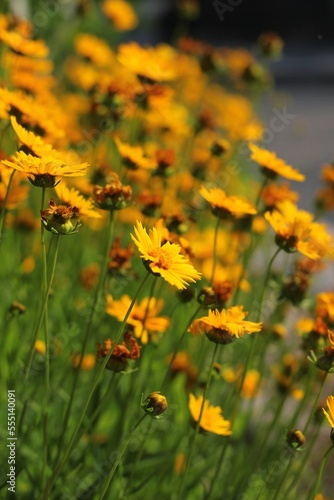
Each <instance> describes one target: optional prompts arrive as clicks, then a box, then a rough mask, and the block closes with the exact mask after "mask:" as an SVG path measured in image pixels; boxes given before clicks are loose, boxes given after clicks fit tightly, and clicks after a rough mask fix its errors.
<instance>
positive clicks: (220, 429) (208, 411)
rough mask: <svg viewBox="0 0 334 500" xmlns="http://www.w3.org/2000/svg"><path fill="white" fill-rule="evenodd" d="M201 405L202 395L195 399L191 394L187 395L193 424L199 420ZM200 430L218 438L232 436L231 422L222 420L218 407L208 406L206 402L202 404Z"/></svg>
mask: <svg viewBox="0 0 334 500" xmlns="http://www.w3.org/2000/svg"><path fill="white" fill-rule="evenodd" d="M202 404H203V396H202V395H201V396H199V397H198V398H196V397H195V396H194V395H193V394H191V393H190V394H189V410H190V413H191V416H192V417H193V419H194V420H195V422H198V420H199V417H200V413H201V408H202ZM200 429H201V430H202V431H207V432H212V433H213V434H219V435H220V436H230V435H231V434H232V430H231V422H230V421H229V420H225V419H224V417H223V415H222V410H221V408H220V407H219V406H210V403H209V401H208V400H206V401H205V402H204V407H203V412H202V416H201V421H200Z"/></svg>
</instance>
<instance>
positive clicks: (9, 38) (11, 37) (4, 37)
mask: <svg viewBox="0 0 334 500" xmlns="http://www.w3.org/2000/svg"><path fill="white" fill-rule="evenodd" d="M0 40H1V41H2V42H3V43H4V44H5V45H7V47H9V48H10V49H11V50H12V51H13V52H15V53H16V54H21V55H25V56H29V57H36V58H43V57H46V56H47V55H48V53H49V49H48V47H47V46H46V45H45V42H44V40H32V39H29V38H27V37H25V36H23V34H21V33H18V32H17V31H6V30H0Z"/></svg>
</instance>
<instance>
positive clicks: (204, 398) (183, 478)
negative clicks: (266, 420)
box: [177, 344, 219, 500]
mask: <svg viewBox="0 0 334 500" xmlns="http://www.w3.org/2000/svg"><path fill="white" fill-rule="evenodd" d="M218 346H219V344H215V348H214V350H213V354H212V359H211V364H210V368H209V374H208V380H207V383H206V385H205V389H204V393H203V401H202V406H201V411H200V414H199V417H198V420H197V422H196V427H195V432H194V434H193V436H192V439H191V442H190V445H189V450H188V455H187V459H186V464H185V470H184V473H183V475H182V478H181V483H180V487H179V491H178V496H177V499H178V500H182V499H183V498H184V496H183V488H184V485H185V482H186V478H187V475H188V471H189V469H190V467H189V465H190V461H191V458H192V454H193V451H194V448H195V443H196V438H197V436H198V433H199V430H200V426H201V425H200V424H201V419H202V415H203V410H204V404H205V400H206V397H207V394H208V392H209V387H210V382H211V379H212V370H213V365H214V362H215V358H216V354H217V351H218Z"/></svg>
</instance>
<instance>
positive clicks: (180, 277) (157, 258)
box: [131, 221, 201, 290]
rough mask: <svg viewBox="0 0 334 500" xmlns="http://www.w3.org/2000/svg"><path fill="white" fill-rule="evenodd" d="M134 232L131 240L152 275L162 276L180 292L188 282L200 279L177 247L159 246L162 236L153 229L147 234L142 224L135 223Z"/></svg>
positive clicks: (173, 245)
mask: <svg viewBox="0 0 334 500" xmlns="http://www.w3.org/2000/svg"><path fill="white" fill-rule="evenodd" d="M134 230H135V236H133V235H132V234H131V238H132V240H133V241H134V243H135V245H136V246H137V248H138V250H139V251H140V253H141V258H142V259H144V261H145V263H146V264H147V266H148V268H149V270H150V271H151V272H152V273H153V274H157V275H160V276H162V278H164V279H165V280H166V281H167V282H168V283H169V284H171V285H174V286H176V287H177V288H179V289H180V290H182V289H184V288H186V287H187V285H188V284H189V282H195V281H196V280H199V279H201V275H200V273H198V272H197V271H196V269H195V268H194V267H193V266H192V265H191V264H190V263H189V260H188V259H187V258H186V257H184V255H182V254H181V247H180V246H179V245H177V244H175V243H170V242H169V241H167V242H166V243H164V244H163V245H162V244H161V243H162V234H161V233H160V232H159V231H158V230H157V229H156V228H155V227H154V228H153V229H150V231H149V234H147V231H146V229H144V228H143V225H142V223H141V222H139V221H137V224H136V226H134Z"/></svg>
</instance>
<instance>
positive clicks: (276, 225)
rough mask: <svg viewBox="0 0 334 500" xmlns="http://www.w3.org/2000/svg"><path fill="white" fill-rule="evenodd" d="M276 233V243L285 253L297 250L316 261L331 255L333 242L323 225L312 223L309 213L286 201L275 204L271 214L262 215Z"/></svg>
mask: <svg viewBox="0 0 334 500" xmlns="http://www.w3.org/2000/svg"><path fill="white" fill-rule="evenodd" d="M264 217H265V219H266V220H267V221H268V222H269V224H270V225H271V226H272V228H273V229H274V231H275V233H276V243H277V245H278V246H279V247H280V248H282V249H283V250H284V251H285V252H288V253H291V252H296V251H297V250H298V251H299V252H300V253H302V254H303V255H306V256H307V257H309V258H310V259H313V260H317V259H319V258H321V257H324V256H330V255H333V242H332V238H331V236H330V235H329V234H328V233H327V231H326V228H325V226H324V225H323V224H319V223H317V222H312V221H313V216H312V214H311V213H309V212H306V211H305V210H298V208H297V207H296V206H295V205H294V204H293V203H292V202H291V201H288V200H285V201H282V202H280V203H278V204H277V207H276V209H275V210H273V211H272V212H266V213H265V214H264Z"/></svg>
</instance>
